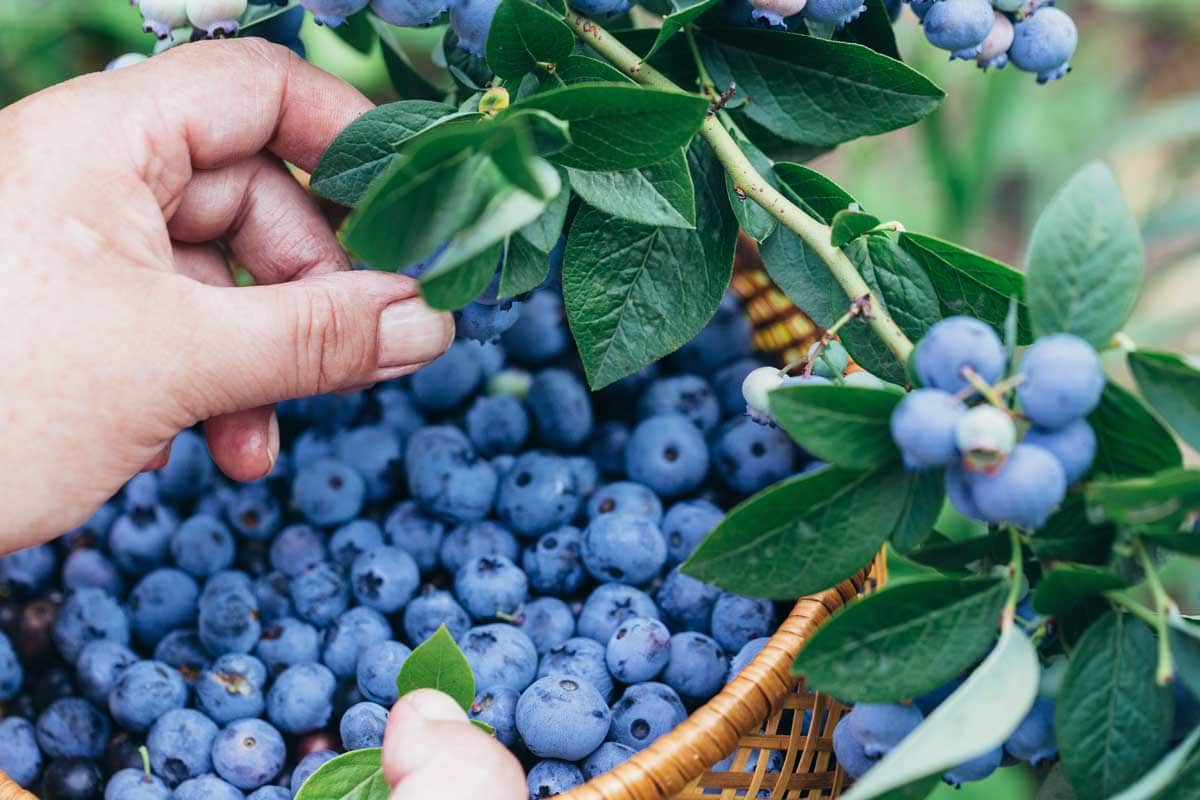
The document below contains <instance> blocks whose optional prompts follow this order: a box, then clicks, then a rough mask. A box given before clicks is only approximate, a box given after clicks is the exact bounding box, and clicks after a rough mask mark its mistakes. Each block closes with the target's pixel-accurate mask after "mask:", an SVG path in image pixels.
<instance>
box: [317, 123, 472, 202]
mask: <svg viewBox="0 0 1200 800" xmlns="http://www.w3.org/2000/svg"><path fill="white" fill-rule="evenodd" d="M454 115H455V111H454V108H453V107H451V106H448V105H446V104H444V103H433V102H430V101H428V100H401V101H400V102H398V103H388V104H387V105H382V106H379V107H378V108H373V109H371V110H370V111H368V112H367V113H365V114H363V115H362V116H361V117H359V118H358V119H356V120H354V121H353V122H351V123H350V124H349V125H347V126H346V128H345V129H344V130H343V131H342V132H341V133H339V134H338V135H337V138H336V139H334V140H333V143H332V144H330V145H329V149H327V150H326V151H325V155H324V156H322V157H321V162H320V163H319V164H317V168H316V169H315V170H313V174H312V180H311V183H310V185H311V187H312V190H313V191H314V192H316V193H317V194H319V195H321V196H322V197H327V198H329V199H330V200H332V201H334V202H335V203H341V204H342V205H344V206H352V205H354V204H355V203H357V202H358V201H359V199H360V198H361V197H362V196H363V194H365V193H366V191H367V187H368V186H369V185H370V184H371V181H373V180H374V179H375V178H376V177H377V176H378V175H379V174H380V173H381V172H383V171H384V170H385V169H387V167H388V166H389V165H390V164H391V163H392V162H393V161H395V160H396V159H397V158H398V157H399V152H398V148H399V146H400V145H401V144H403V143H404V142H406V141H408V140H409V139H411V138H412V137H414V136H416V135H417V134H418V133H420V132H421V131H424V130H428V129H429V128H431V127H433V126H434V125H437V124H438V123H439V122H440V121H441V120H443V119H444V118H446V117H452V116H454Z"/></svg>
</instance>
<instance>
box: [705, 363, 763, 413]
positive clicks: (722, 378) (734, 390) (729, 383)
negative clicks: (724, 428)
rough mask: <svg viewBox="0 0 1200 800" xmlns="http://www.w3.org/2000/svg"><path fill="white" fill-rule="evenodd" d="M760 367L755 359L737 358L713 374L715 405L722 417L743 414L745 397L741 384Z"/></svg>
mask: <svg viewBox="0 0 1200 800" xmlns="http://www.w3.org/2000/svg"><path fill="white" fill-rule="evenodd" d="M762 366H763V365H762V364H761V363H759V361H758V360H757V359H754V358H739V359H738V360H737V361H734V362H733V363H732V364H726V365H725V366H724V367H721V369H719V370H717V372H715V373H714V374H713V377H712V386H713V392H714V393H715V394H716V396H717V404H718V405H719V406H720V407H721V416H722V417H734V416H738V415H739V414H743V413H745V411H746V397H745V395H743V394H742V383H743V382H745V380H746V377H747V376H748V375H749V374H750V373H751V372H754V371H755V370H756V369H762Z"/></svg>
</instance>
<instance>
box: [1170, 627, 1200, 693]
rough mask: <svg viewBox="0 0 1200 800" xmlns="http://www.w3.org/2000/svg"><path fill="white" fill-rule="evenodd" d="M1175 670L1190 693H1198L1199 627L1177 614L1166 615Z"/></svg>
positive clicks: (1199, 665) (1199, 686) (1199, 685)
mask: <svg viewBox="0 0 1200 800" xmlns="http://www.w3.org/2000/svg"><path fill="white" fill-rule="evenodd" d="M1167 622H1168V624H1169V626H1168V628H1167V639H1168V640H1169V641H1170V643H1171V658H1172V660H1173V661H1174V663H1175V672H1176V674H1177V675H1178V676H1179V678H1180V679H1181V680H1182V681H1183V685H1184V686H1185V687H1187V688H1188V689H1189V690H1190V691H1191V692H1192V694H1198V693H1200V627H1198V626H1197V625H1196V623H1194V622H1191V621H1189V620H1186V619H1183V618H1182V617H1180V616H1179V615H1178V614H1171V615H1170V616H1168V617H1167Z"/></svg>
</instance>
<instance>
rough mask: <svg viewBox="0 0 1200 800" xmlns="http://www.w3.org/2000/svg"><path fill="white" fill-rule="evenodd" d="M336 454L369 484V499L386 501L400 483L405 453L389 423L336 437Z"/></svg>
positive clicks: (338, 458)
mask: <svg viewBox="0 0 1200 800" xmlns="http://www.w3.org/2000/svg"><path fill="white" fill-rule="evenodd" d="M333 451H334V457H335V458H337V460H338V461H341V462H342V463H343V464H346V465H347V466H349V467H350V468H352V469H354V470H355V471H356V472H358V474H359V475H360V476H361V477H362V479H363V481H364V482H365V483H366V487H367V499H368V500H370V501H373V502H379V501H380V500H386V499H387V498H388V496H389V495H391V494H392V491H393V487H395V486H398V485H400V477H401V476H400V472H401V469H402V467H403V459H404V454H403V451H402V450H401V448H400V437H399V436H397V435H396V434H395V433H393V432H392V429H391V428H389V427H387V426H386V425H363V426H360V427H357V428H351V429H350V430H347V431H342V432H341V433H339V434H338V435H337V437H336V438H335V439H334V450H333Z"/></svg>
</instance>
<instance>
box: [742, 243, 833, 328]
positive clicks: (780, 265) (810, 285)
mask: <svg viewBox="0 0 1200 800" xmlns="http://www.w3.org/2000/svg"><path fill="white" fill-rule="evenodd" d="M759 254H760V255H761V256H762V259H763V265H764V266H765V267H766V270H767V274H768V275H770V276H771V280H773V281H774V282H775V285H776V286H778V287H779V288H780V290H782V291H783V293H784V294H786V295H787V296H788V299H789V300H791V301H792V302H793V303H795V305H796V308H799V309H800V310H801V311H803V312H804V313H805V314H808V316H809V317H810V318H811V319H812V321H813V322H815V323H817V324H818V325H820V326H821V327H822V328H828V327H829V326H830V325H832V324H833V323H834V321H835V320H837V319H838V317H840V316H841V315H842V314H844V313H845V311H846V307H847V306H848V305H849V301H847V300H846V299H845V294H844V293H843V292H842V287H841V286H840V285H838V282H837V279H835V278H834V277H833V273H832V272H830V271H829V267H828V266H826V264H825V262H824V261H822V260H821V258H820V256H818V255H817V254H816V253H814V252H813V250H812V248H811V247H809V246H808V245H807V244H805V243H804V240H802V239H801V238H800V237H799V236H797V235H796V234H794V233H792V232H791V231H790V230H788V229H787V228H785V227H784V226H782V225H779V226H777V227H776V228H775V232H774V233H773V234H771V235H770V237H768V238H767V240H766V241H765V242H763V243H762V247H760V248H759ZM839 296H840V298H841V300H842V302H841V305H840V306H839V305H838V302H837V299H838V298H839ZM848 327H849V326H847V328H848ZM844 330H846V328H843V331H844Z"/></svg>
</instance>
